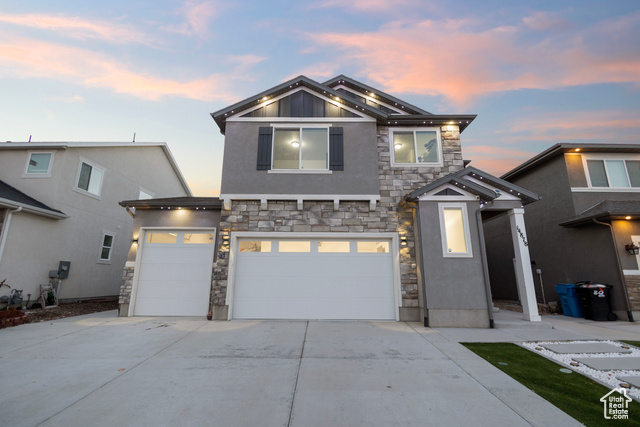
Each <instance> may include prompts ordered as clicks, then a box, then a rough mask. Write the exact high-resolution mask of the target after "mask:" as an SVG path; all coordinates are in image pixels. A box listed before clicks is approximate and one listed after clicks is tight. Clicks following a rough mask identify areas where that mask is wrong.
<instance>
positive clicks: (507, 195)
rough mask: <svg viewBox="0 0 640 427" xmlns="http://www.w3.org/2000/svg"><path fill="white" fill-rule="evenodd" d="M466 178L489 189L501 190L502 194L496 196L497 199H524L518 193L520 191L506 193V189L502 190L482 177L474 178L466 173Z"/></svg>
mask: <svg viewBox="0 0 640 427" xmlns="http://www.w3.org/2000/svg"><path fill="white" fill-rule="evenodd" d="M464 179H466V180H468V181H471V182H473V183H474V184H478V185H480V186H482V187H484V188H486V189H489V190H491V191H493V192H495V191H496V190H498V191H499V192H500V195H499V196H498V197H496V198H495V200H522V199H521V198H520V197H519V196H518V194H519V193H515V194H514V193H513V192H509V193H505V191H504V190H500V189H499V188H497V187H494V186H493V185H490V184H488V183H487V182H486V181H484V180H482V179H477V178H472V177H470V176H469V175H465V177H464Z"/></svg>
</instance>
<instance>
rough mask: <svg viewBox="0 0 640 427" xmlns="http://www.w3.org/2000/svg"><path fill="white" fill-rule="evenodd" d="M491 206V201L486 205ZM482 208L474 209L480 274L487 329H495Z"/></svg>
mask: <svg viewBox="0 0 640 427" xmlns="http://www.w3.org/2000/svg"><path fill="white" fill-rule="evenodd" d="M487 204H488V205H489V206H491V205H493V200H492V201H490V202H488V203H487ZM483 209H484V206H481V207H479V208H478V209H476V221H477V223H478V236H479V237H480V257H481V260H482V274H483V275H484V288H485V294H486V295H487V306H488V309H489V328H491V329H493V328H494V327H495V324H494V321H493V298H491V282H490V281H489V263H488V262H487V247H486V246H485V243H484V228H483V226H482V211H483Z"/></svg>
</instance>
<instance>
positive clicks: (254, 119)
mask: <svg viewBox="0 0 640 427" xmlns="http://www.w3.org/2000/svg"><path fill="white" fill-rule="evenodd" d="M301 90H302V91H305V92H307V93H309V94H311V95H313V96H316V97H318V98H321V99H324V100H325V101H326V102H328V103H330V104H332V105H335V106H336V107H338V108H344V109H345V110H347V111H350V112H352V113H353V114H357V115H358V116H359V117H345V118H340V117H299V118H295V117H242V116H244V115H246V114H249V113H251V112H252V111H255V110H258V109H260V108H262V107H264V106H266V105H269V104H271V103H273V102H276V101H278V100H280V99H282V98H286V97H287V96H289V95H292V94H294V93H296V92H300V91H301ZM226 121H227V122H264V121H272V122H273V121H289V122H291V121H303V122H315V121H328V122H354V121H364V122H375V121H376V119H375V118H374V117H371V116H369V115H368V114H365V113H364V111H360V110H356V109H355V108H351V107H349V106H347V105H344V104H341V103H339V102H337V101H334V100H333V99H331V98H330V97H328V96H322V95H321V94H319V93H318V92H314V91H312V90H309V89H307V88H305V87H299V88H297V89H293V90H290V91H289V92H285V93H283V94H282V95H280V96H276V97H275V98H271V99H269V100H268V101H264V102H262V103H260V104H258V105H256V106H255V107H252V108H248V109H246V110H242V111H241V112H239V113H235V114H233V115H232V116H229V117H227V118H226Z"/></svg>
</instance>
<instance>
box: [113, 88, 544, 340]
mask: <svg viewBox="0 0 640 427" xmlns="http://www.w3.org/2000/svg"><path fill="white" fill-rule="evenodd" d="M212 117H213V119H214V121H215V122H216V124H217V125H218V127H219V128H220V130H221V132H222V133H223V134H224V135H225V148H224V159H223V170H222V184H221V194H220V200H219V201H218V203H219V204H218V206H217V209H218V210H219V212H216V213H215V214H214V213H213V212H212V211H213V210H214V209H216V207H215V201H211V200H199V199H198V198H195V199H192V200H189V199H185V200H175V199H174V200H171V199H169V200H166V201H164V202H162V201H158V203H157V204H151V203H148V202H146V203H145V202H144V201H125V202H122V203H121V204H122V205H123V206H125V207H127V208H129V209H131V208H133V207H135V208H136V209H137V211H136V228H137V229H139V230H140V231H139V235H137V236H136V235H134V237H137V238H138V245H137V246H135V247H134V248H133V249H132V251H131V252H130V255H129V263H128V266H127V270H126V280H125V284H124V285H123V289H122V293H121V310H120V313H121V315H138V314H140V315H147V314H155V315H164V314H176V312H179V314H189V313H190V314H192V315H203V313H204V308H203V307H204V305H203V304H196V303H195V302H193V303H189V302H188V301H186V299H185V298H184V296H185V294H193V293H194V292H195V291H189V292H185V291H183V289H182V288H181V287H180V286H169V284H168V283H167V282H166V281H165V280H164V279H162V277H164V276H166V275H167V274H170V273H168V272H167V273H161V272H162V271H166V270H165V266H166V264H167V262H168V260H169V259H172V257H173V258H175V257H177V256H183V257H185V256H186V255H178V254H187V253H194V255H193V257H190V256H186V258H185V261H184V262H185V263H186V262H191V261H192V260H195V259H202V261H198V262H197V265H198V266H202V271H206V270H207V269H209V271H212V274H211V275H209V277H203V276H202V275H200V273H198V278H195V277H193V278H192V277H191V276H190V277H189V281H191V280H193V282H194V284H193V288H192V287H190V288H189V289H195V288H197V293H198V295H205V294H207V295H208V296H209V297H210V301H207V302H208V303H210V305H209V306H208V309H209V311H210V314H211V316H212V317H213V318H215V319H224V320H227V319H379V320H407V321H422V320H424V322H425V324H428V325H430V326H475V327H488V326H490V325H491V320H492V307H491V295H490V292H489V286H488V282H487V281H486V280H485V279H486V277H487V275H488V273H486V263H485V262H484V258H483V253H484V247H483V243H482V226H481V222H478V221H477V220H476V219H477V218H481V219H482V218H484V217H486V216H490V215H493V214H495V213H496V212H503V211H504V212H509V213H510V214H511V215H512V217H513V218H514V223H513V224H514V225H513V226H512V227H507V229H511V230H512V231H513V235H514V236H515V237H514V243H515V245H516V246H517V251H518V253H519V254H520V255H521V256H520V255H519V257H518V258H519V259H520V264H521V265H527V266H528V264H529V261H528V254H527V253H526V249H525V247H524V246H523V245H522V244H521V243H518V242H519V239H520V237H519V235H518V233H517V232H516V227H518V229H519V230H521V231H522V233H524V231H523V230H524V223H523V222H522V209H521V206H522V204H523V203H529V202H532V201H534V200H536V199H537V196H536V195H535V194H533V193H529V192H527V191H526V190H523V189H520V188H519V187H516V186H514V185H512V184H509V183H507V182H505V181H503V180H500V179H498V178H495V177H492V176H490V175H488V174H485V173H483V172H481V171H479V170H477V169H473V168H466V169H465V168H464V161H463V158H462V148H461V144H460V133H461V132H462V131H464V129H466V127H467V126H469V124H470V123H471V122H472V121H473V120H474V118H475V115H449V114H445V115H437V114H431V113H429V112H427V111H425V110H423V109H421V108H419V107H416V106H413V105H411V104H409V103H407V102H404V101H402V100H400V99H398V98H395V97H393V96H391V95H389V94H386V93H384V92H381V91H379V90H377V89H374V88H372V87H369V86H367V85H364V84H362V83H360V82H357V81H355V80H353V79H350V78H348V77H345V76H338V77H336V78H334V79H331V80H329V81H327V82H325V83H318V82H315V81H313V80H311V79H309V78H307V77H304V76H300V77H297V78H295V79H292V80H290V81H288V82H286V83H283V84H281V85H278V86H276V87H273V88H271V89H269V90H266V91H264V92H262V93H260V94H258V95H255V96H253V97H250V98H248V99H246V100H244V101H241V102H239V103H237V104H234V105H232V106H230V107H227V108H225V109H223V110H220V111H218V112H216V113H212ZM497 189H500V190H501V191H502V194H499V192H497V191H496V190H497ZM187 203H190V206H187ZM207 203H209V204H207ZM169 208H171V209H169ZM205 208H206V209H207V211H206V212H207V213H205V210H204V209H205ZM479 209H482V210H483V211H482V212H480V213H478V212H479ZM490 209H496V211H492V212H484V211H485V210H487V211H488V210H490ZM196 211H197V212H196ZM139 215H142V216H140V217H138V216H139ZM217 215H219V217H218V216H217ZM170 218H171V219H170ZM138 221H139V222H138ZM203 233H204V235H203ZM206 233H213V237H214V238H213V240H211V241H209V240H208V238H209V237H211V236H210V235H208V234H206ZM194 236H195V237H194ZM194 238H195V240H196V241H198V242H200V243H199V244H192V243H190V242H191V241H192V240H193V239H194ZM207 250H209V251H212V252H214V253H215V255H213V256H210V257H209V258H207V255H205V254H206V251H207ZM196 252H197V253H196ZM169 254H173V255H169ZM201 256H202V258H200V257H201ZM193 268H194V269H195V268H196V267H195V265H194V266H193ZM198 269H199V267H198ZM183 270H184V271H186V269H183ZM194 275H195V274H194ZM204 276H206V274H205V275H204ZM521 277H522V280H520V282H519V283H521V284H522V286H523V290H522V292H523V294H524V295H525V299H526V298H527V296H529V297H530V296H531V295H533V279H532V277H531V272H530V271H529V269H528V268H527V269H522V274H521ZM177 280H178V278H174V279H173V281H174V282H175V281H177ZM195 282H197V283H199V284H198V285H195ZM189 286H192V284H191V283H190V284H189ZM154 289H155V290H158V289H159V290H161V291H160V295H162V297H163V298H164V301H162V299H157V300H156V301H155V302H154V301H152V300H151V299H152V298H153V295H158V293H154V292H153V290H154ZM140 295H143V296H140ZM168 298H173V300H172V301H173V303H174V305H180V308H179V309H178V308H176V307H175V306H174V307H170V306H169V305H170V304H171V302H170V301H168V300H167V299H168ZM529 299H530V300H533V305H532V306H531V305H527V304H525V318H527V319H528V320H539V317H538V314H537V307H536V306H535V298H531V297H530V298H529ZM189 304H191V308H189ZM196 306H197V307H196ZM140 307H142V308H140Z"/></svg>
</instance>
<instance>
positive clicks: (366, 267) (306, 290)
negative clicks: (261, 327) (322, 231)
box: [232, 239, 396, 320]
mask: <svg viewBox="0 0 640 427" xmlns="http://www.w3.org/2000/svg"><path fill="white" fill-rule="evenodd" d="M322 240H323V241H327V240H329V239H322ZM340 240H341V241H344V240H348V239H340ZM314 244H316V242H313V241H312V246H311V247H312V250H311V252H308V253H283V252H268V253H257V252H251V253H239V254H238V255H237V257H236V268H235V275H234V290H233V308H232V316H233V318H236V319H243V318H244V319H387V320H393V319H395V316H396V308H395V287H394V280H393V257H392V255H391V254H390V253H374V254H370V253H365V254H363V253H357V252H355V251H354V252H349V253H317V252H315V251H314V249H315V248H316V247H317V246H314ZM355 247H356V245H353V244H352V245H351V248H355ZM275 248H276V247H275V246H274V249H275Z"/></svg>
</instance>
